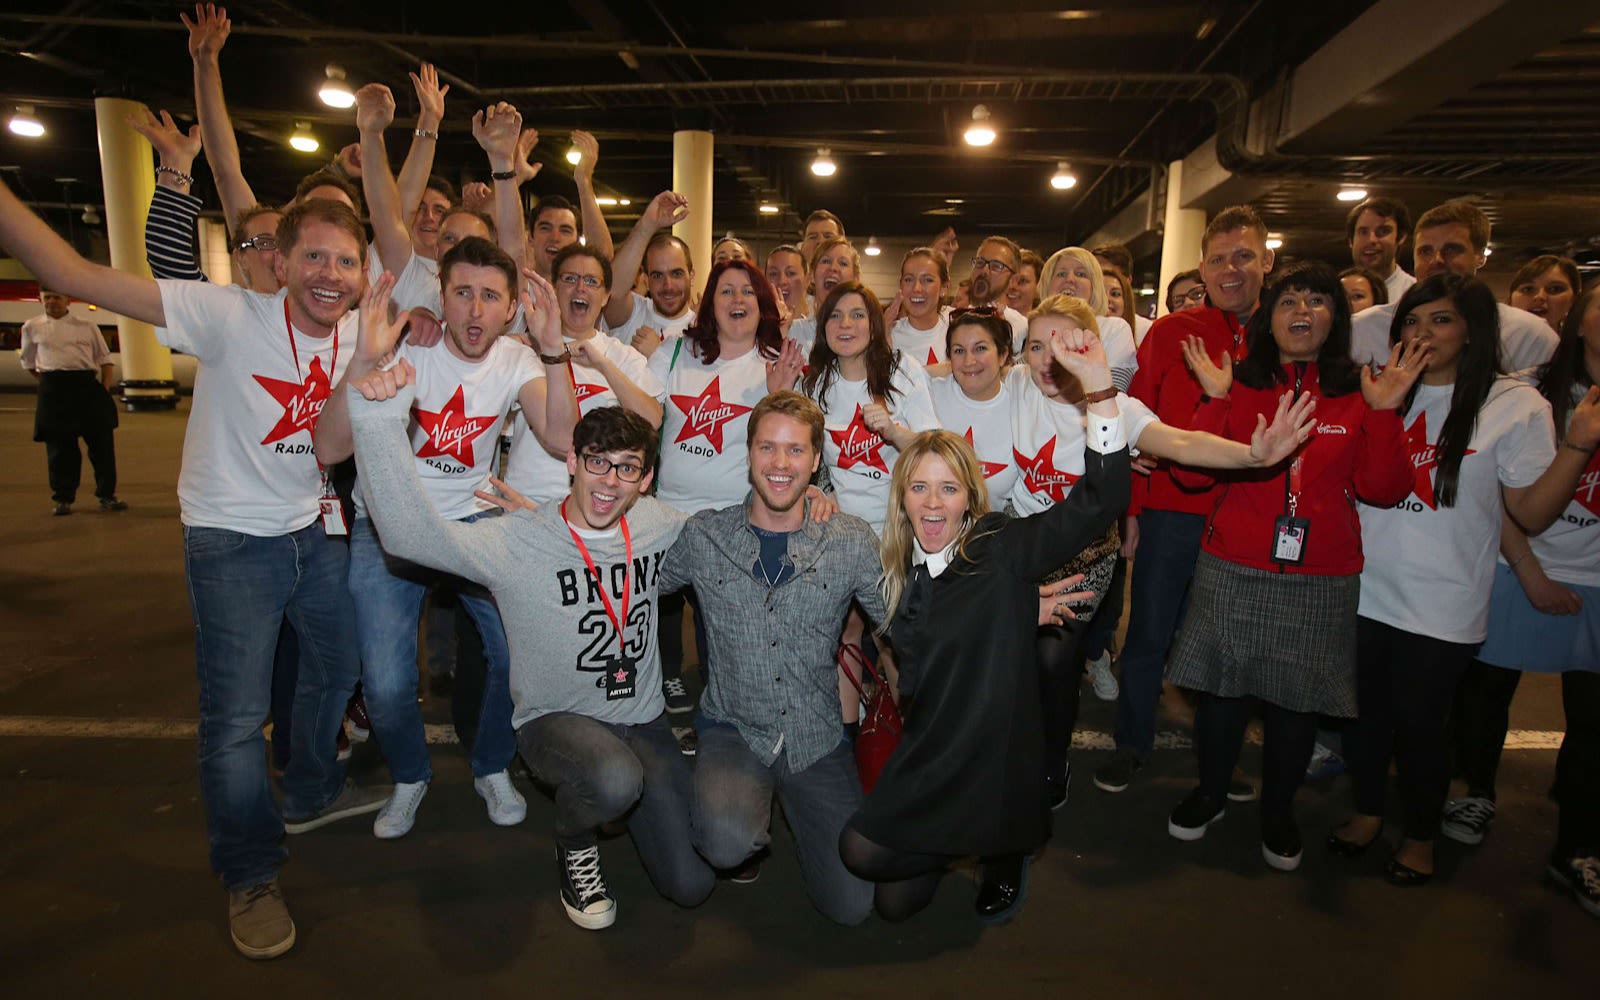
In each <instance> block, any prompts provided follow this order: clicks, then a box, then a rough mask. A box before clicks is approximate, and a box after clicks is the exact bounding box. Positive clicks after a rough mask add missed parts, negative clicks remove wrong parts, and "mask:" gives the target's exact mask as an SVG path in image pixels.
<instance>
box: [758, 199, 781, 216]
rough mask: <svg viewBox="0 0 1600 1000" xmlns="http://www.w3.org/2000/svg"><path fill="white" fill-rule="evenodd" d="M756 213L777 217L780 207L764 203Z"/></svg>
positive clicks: (768, 202) (767, 202)
mask: <svg viewBox="0 0 1600 1000" xmlns="http://www.w3.org/2000/svg"><path fill="white" fill-rule="evenodd" d="M756 211H758V212H760V213H761V214H762V215H777V214H778V206H776V205H774V204H773V203H772V202H770V201H764V202H762V203H761V204H760V205H759V206H758V207H757V208H756Z"/></svg>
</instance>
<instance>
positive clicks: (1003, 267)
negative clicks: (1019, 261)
mask: <svg viewBox="0 0 1600 1000" xmlns="http://www.w3.org/2000/svg"><path fill="white" fill-rule="evenodd" d="M972 269H973V270H974V271H999V272H1001V273H1002V274H1011V273H1013V272H1014V271H1016V268H1014V267H1012V266H1011V265H1010V264H1007V263H1006V262H1005V261H1003V260H990V259H988V258H987V257H974V258H972Z"/></svg>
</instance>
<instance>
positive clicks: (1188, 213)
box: [1156, 160, 1206, 314]
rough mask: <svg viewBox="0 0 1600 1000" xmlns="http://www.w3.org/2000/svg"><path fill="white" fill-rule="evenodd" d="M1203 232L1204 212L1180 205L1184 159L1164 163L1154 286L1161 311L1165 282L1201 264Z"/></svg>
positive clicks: (1164, 311) (1165, 290) (1162, 309)
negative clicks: (1157, 275) (1164, 201)
mask: <svg viewBox="0 0 1600 1000" xmlns="http://www.w3.org/2000/svg"><path fill="white" fill-rule="evenodd" d="M1205 231H1206V211H1205V209H1203V208H1184V207H1183V161H1182V160H1173V161H1172V162H1171V163H1170V164H1168V165H1167V212H1166V219H1165V225H1164V226H1163V227H1162V233H1161V281H1160V283H1159V284H1157V286H1156V298H1157V299H1158V300H1159V302H1160V306H1161V309H1160V312H1161V314H1165V313H1166V312H1167V303H1166V297H1167V282H1169V281H1171V280H1172V277H1173V275H1175V274H1181V273H1182V272H1184V271H1188V270H1192V269H1193V268H1194V267H1195V266H1196V265H1198V264H1199V263H1200V237H1201V236H1203V235H1204V234H1205Z"/></svg>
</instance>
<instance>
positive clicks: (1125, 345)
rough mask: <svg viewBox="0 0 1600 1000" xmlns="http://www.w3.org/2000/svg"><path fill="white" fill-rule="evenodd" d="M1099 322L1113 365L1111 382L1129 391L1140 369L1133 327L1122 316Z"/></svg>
mask: <svg viewBox="0 0 1600 1000" xmlns="http://www.w3.org/2000/svg"><path fill="white" fill-rule="evenodd" d="M1097 322H1098V323H1099V324H1100V344H1101V345H1102V346H1103V347H1104V348H1105V350H1106V363H1107V364H1108V365H1110V366H1111V384H1112V385H1114V386H1116V387H1117V388H1118V389H1120V390H1122V391H1123V392H1127V391H1128V385H1129V384H1130V383H1131V382H1132V381H1133V375H1134V373H1135V372H1137V371H1138V370H1139V348H1138V345H1136V344H1135V343H1134V341H1133V328H1132V327H1130V326H1129V325H1128V321H1127V320H1125V319H1123V318H1122V317H1121V316H1100V317H1097ZM1128 440H1130V441H1132V440H1135V439H1134V438H1132V437H1130V438H1129V439H1128Z"/></svg>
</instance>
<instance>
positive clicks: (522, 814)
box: [472, 771, 528, 826]
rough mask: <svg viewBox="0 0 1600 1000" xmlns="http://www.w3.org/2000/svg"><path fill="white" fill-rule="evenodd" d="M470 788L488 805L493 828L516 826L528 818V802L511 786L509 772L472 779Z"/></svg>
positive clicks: (498, 772)
mask: <svg viewBox="0 0 1600 1000" xmlns="http://www.w3.org/2000/svg"><path fill="white" fill-rule="evenodd" d="M472 788H473V790H474V791H476V792H477V793H478V795H479V796H480V797H481V798H482V799H483V801H484V803H485V804H486V805H488V807H489V822H491V823H493V824H494V825H495V826H516V825H517V824H518V823H521V822H522V821H523V820H525V819H527V818H528V800H527V799H525V798H523V797H522V793H521V792H519V791H517V789H516V786H515V785H513V784H511V774H510V772H507V771H496V772H495V773H494V774H491V775H488V776H487V777H483V778H474V779H473V780H472Z"/></svg>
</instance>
